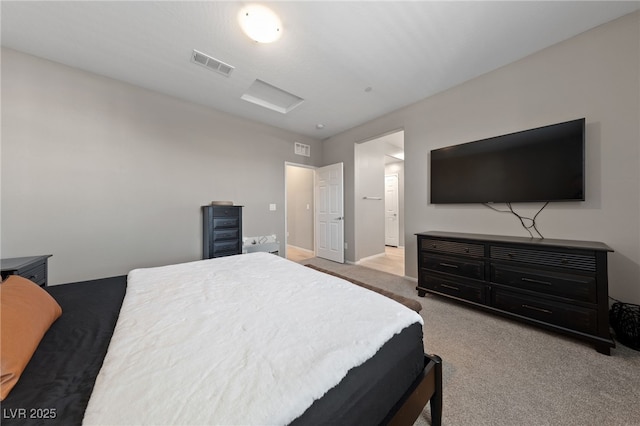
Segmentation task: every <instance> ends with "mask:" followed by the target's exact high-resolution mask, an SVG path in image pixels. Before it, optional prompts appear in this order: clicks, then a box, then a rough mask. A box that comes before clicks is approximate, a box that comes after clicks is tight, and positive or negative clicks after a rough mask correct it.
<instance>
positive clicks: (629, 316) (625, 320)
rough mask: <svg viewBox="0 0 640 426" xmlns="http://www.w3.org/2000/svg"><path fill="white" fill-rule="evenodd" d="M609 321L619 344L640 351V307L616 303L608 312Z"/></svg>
mask: <svg viewBox="0 0 640 426" xmlns="http://www.w3.org/2000/svg"><path fill="white" fill-rule="evenodd" d="M609 321H610V322H611V327H613V331H615V332H616V338H617V339H618V341H619V342H620V343H622V344H623V345H625V346H628V347H630V348H631V349H635V350H637V351H640V306H639V305H634V304H631V303H622V302H616V303H614V304H613V305H612V306H611V309H610V310H609Z"/></svg>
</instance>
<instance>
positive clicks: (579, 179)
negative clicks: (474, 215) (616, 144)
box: [430, 118, 585, 204]
mask: <svg viewBox="0 0 640 426" xmlns="http://www.w3.org/2000/svg"><path fill="white" fill-rule="evenodd" d="M584 142H585V119H584V118H581V119H578V120H572V121H567V122H564V123H558V124H552V125H549V126H544V127H539V128H535V129H530V130H524V131H521V132H516V133H510V134H507V135H502V136H496V137H492V138H488V139H482V140H478V141H475V142H468V143H464V144H460V145H454V146H449V147H445V148H440V149H435V150H432V151H431V168H430V169H431V203H432V204H453V203H503V202H504V203H516V202H536V201H584V199H585V197H584V182H585V179H584V163H585V159H584Z"/></svg>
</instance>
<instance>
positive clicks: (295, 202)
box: [286, 165, 315, 250]
mask: <svg viewBox="0 0 640 426" xmlns="http://www.w3.org/2000/svg"><path fill="white" fill-rule="evenodd" d="M286 173H287V232H288V236H287V244H290V245H292V246H296V247H300V248H303V249H307V250H313V249H314V246H313V229H314V223H313V217H314V216H313V212H314V211H315V208H314V203H313V178H314V174H315V172H314V170H313V169H311V168H307V167H299V166H293V165H287V170H286Z"/></svg>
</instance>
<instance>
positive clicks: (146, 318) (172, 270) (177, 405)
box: [84, 253, 422, 425]
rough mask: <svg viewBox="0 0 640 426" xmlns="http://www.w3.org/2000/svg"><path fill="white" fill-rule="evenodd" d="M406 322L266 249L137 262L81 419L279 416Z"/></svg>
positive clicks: (284, 418) (299, 407) (379, 299)
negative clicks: (149, 264) (146, 264)
mask: <svg viewBox="0 0 640 426" xmlns="http://www.w3.org/2000/svg"><path fill="white" fill-rule="evenodd" d="M415 322H419V323H422V319H421V317H420V316H419V315H418V314H416V313H415V312H413V311H412V310H410V309H408V308H406V307H404V306H402V305H400V304H398V303H396V302H394V301H392V300H390V299H387V298H386V297H383V296H381V295H379V294H377V293H374V292H371V291H369V290H365V289H363V288H361V287H358V286H356V285H353V284H351V283H348V282H347V281H344V280H341V279H338V278H335V277H332V276H329V275H326V274H322V273H320V272H317V271H315V270H312V269H311V268H307V267H304V266H302V265H298V264H295V263H293V262H290V261H288V260H285V259H282V258H280V257H277V256H274V255H271V254H266V253H253V254H247V255H239V256H232V257H225V258H218V259H211V260H203V261H197V262H190V263H184V264H179V265H171V266H165V267H159V268H149V269H136V270H133V271H131V272H130V273H129V276H128V288H127V294H126V296H125V299H124V303H123V305H122V310H121V312H120V317H119V319H118V322H117V325H116V328H115V332H114V335H113V338H112V340H111V344H110V346H109V351H108V353H107V356H106V358H105V360H104V364H103V366H102V369H101V371H100V374H99V375H98V378H97V380H96V384H95V388H94V390H93V394H92V396H91V399H90V401H89V405H88V407H87V410H86V413H85V417H84V424H103V425H106V424H108V425H118V424H122V425H125V424H126V425H131V424H136V425H137V424H158V425H159V424H179V425H185V424H208V425H210V424H220V425H240V424H241V425H248V424H260V425H265V424H287V423H289V422H291V421H292V420H293V419H295V418H296V417H298V416H300V415H301V414H302V413H303V412H304V411H305V410H306V409H307V408H308V407H309V406H310V405H311V404H312V403H313V401H314V400H316V399H318V398H320V397H321V396H322V395H323V394H324V393H325V392H326V391H327V390H329V389H330V388H332V387H333V386H335V385H336V384H338V383H339V382H340V380H341V379H342V378H343V377H344V376H345V375H346V374H347V371H348V370H349V369H351V368H353V367H356V366H358V365H360V364H362V363H363V362H364V361H366V360H367V359H369V358H371V357H372V356H373V355H374V354H375V353H376V352H377V351H378V349H379V348H380V347H381V346H382V345H383V344H384V342H386V341H387V340H389V339H390V338H391V337H392V336H393V335H394V334H396V333H398V332H400V331H401V330H402V329H403V328H405V327H407V326H409V325H411V324H413V323H415Z"/></svg>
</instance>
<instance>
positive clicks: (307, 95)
mask: <svg viewBox="0 0 640 426" xmlns="http://www.w3.org/2000/svg"><path fill="white" fill-rule="evenodd" d="M245 4H246V3H244V2H218V1H201V2H191V1H175V2H167V1H158V2H154V1H139V2H130V1H106V2H97V1H91V2H89V1H66V2H53V1H45V2H11V1H4V0H3V1H2V4H1V8H2V9H1V14H2V45H3V46H7V47H10V48H13V49H16V50H20V51H23V52H26V53H30V54H33V55H36V56H40V57H43V58H47V59H50V60H53V61H57V62H60V63H63V64H67V65H70V66H72V67H77V68H80V69H84V70H87V71H91V72H95V73H98V74H102V75H104V76H107V77H111V78H114V79H117V80H122V81H125V82H128V83H131V84H135V85H137V86H141V87H144V88H147V89H151V90H154V91H158V92H162V93H166V94H169V95H171V96H175V97H178V98H182V99H186V100H188V101H192V102H195V103H198V104H202V105H206V106H209V107H212V108H215V109H217V110H222V111H226V112H228V113H231V114H235V115H238V116H242V117H245V118H249V119H252V120H256V121H259V122H263V123H267V124H270V125H273V126H276V127H280V128H283V129H287V130H291V131H294V132H297V133H300V134H303V135H308V136H312V137H315V138H319V139H324V138H327V137H330V136H332V135H335V134H337V133H339V132H341V131H344V130H347V129H349V128H352V127H354V126H356V125H359V124H361V123H364V122H366V121H368V120H371V119H373V118H376V117H379V116H381V115H383V114H385V113H388V112H391V111H393V110H396V109H398V108H401V107H403V106H406V105H409V104H412V103H414V102H417V101H419V100H420V99H424V98H426V97H428V96H430V95H433V94H435V93H437V92H440V91H443V90H445V89H447V88H450V87H452V86H455V85H457V84H460V83H462V82H464V81H466V80H469V79H472V78H474V77H476V76H479V75H481V74H484V73H486V72H489V71H491V70H494V69H496V68H499V67H501V66H503V65H505V64H508V63H510V62H513V61H516V60H518V59H520V58H523V57H525V56H527V55H529V54H531V53H533V52H536V51H538V50H540V49H543V48H545V47H547V46H550V45H552V44H555V43H558V42H560V41H562V40H565V39H567V38H569V37H572V36H574V35H576V34H579V33H581V32H584V31H586V30H588V29H590V28H592V27H595V26H597V25H600V24H602V23H605V22H608V21H610V20H612V19H615V18H617V17H619V16H622V15H625V14H627V13H630V12H632V11H634V10H637V9H638V8H640V2H638V1H622V2H616V1H587V2H578V1H566V2H565V1H546V2H536V1H529V2H524V1H514V2H489V1H471V2H459V1H456V2H453V1H438V2H436V1H411V2H397V1H395V2H392V1H380V2H366V1H359V2H342V1H336V2H326V1H297V2H268V3H265V4H267V5H268V6H269V7H270V8H271V9H272V10H274V11H275V12H276V13H277V14H278V15H279V16H280V18H281V20H282V23H283V28H282V30H283V31H282V37H281V39H280V40H279V41H278V42H276V43H274V44H257V43H255V42H252V41H250V40H249V39H248V38H247V37H246V36H245V35H244V34H243V33H241V31H240V29H239V26H238V24H237V18H236V17H237V13H238V11H239V10H240V8H241V7H242V6H244V5H245ZM193 49H196V50H199V51H201V52H203V53H206V54H208V55H210V56H213V57H214V58H216V59H219V60H221V61H223V62H225V63H227V64H230V65H232V66H234V67H235V70H234V71H233V73H232V74H231V76H230V77H225V76H222V75H220V74H217V73H214V72H211V71H209V70H208V69H206V68H204V67H202V66H198V65H196V64H194V63H192V62H190V57H191V53H192V51H193ZM256 79H260V80H262V81H264V82H266V83H268V84H270V85H273V86H276V87H278V88H280V89H283V90H285V91H287V92H290V93H292V94H294V95H297V96H299V97H302V98H303V99H304V102H303V103H302V104H301V105H300V106H298V107H297V108H295V109H293V110H292V111H291V112H289V113H287V114H282V113H279V112H276V111H272V110H268V109H265V108H262V107H260V106H257V105H255V104H252V103H249V102H246V101H244V100H242V99H241V98H240V97H241V96H242V94H243V93H244V92H245V91H246V90H247V89H248V88H249V86H251V84H252V83H253V82H254V81H255V80H256ZM367 87H371V88H372V89H371V90H370V91H365V89H366V88H367ZM318 123H321V124H323V125H324V128H323V129H321V130H318V129H316V124H318Z"/></svg>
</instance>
